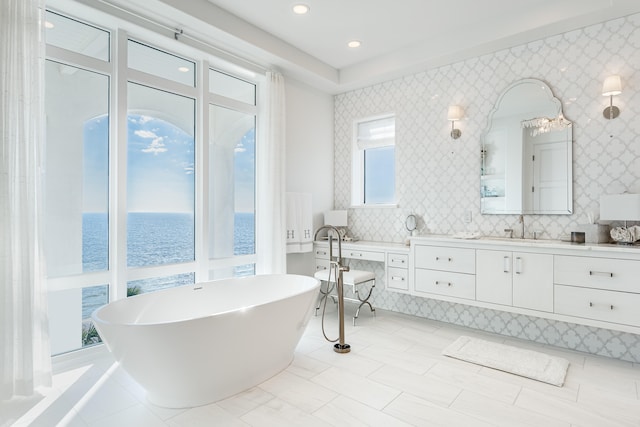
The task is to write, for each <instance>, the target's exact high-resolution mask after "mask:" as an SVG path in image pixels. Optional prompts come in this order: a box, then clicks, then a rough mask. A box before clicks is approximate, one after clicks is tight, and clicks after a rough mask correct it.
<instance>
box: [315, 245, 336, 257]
mask: <svg viewBox="0 0 640 427" xmlns="http://www.w3.org/2000/svg"><path fill="white" fill-rule="evenodd" d="M314 252H315V256H316V258H321V259H329V248H328V247H324V248H322V247H316V248H315V249H314ZM333 255H334V256H336V255H338V251H337V250H336V251H335V252H334V254H333Z"/></svg>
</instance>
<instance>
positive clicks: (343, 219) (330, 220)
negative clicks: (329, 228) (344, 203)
mask: <svg viewBox="0 0 640 427" xmlns="http://www.w3.org/2000/svg"><path fill="white" fill-rule="evenodd" d="M324 225H333V226H334V227H346V226H347V225H349V223H348V222H347V211H346V210H344V211H327V212H325V213H324Z"/></svg>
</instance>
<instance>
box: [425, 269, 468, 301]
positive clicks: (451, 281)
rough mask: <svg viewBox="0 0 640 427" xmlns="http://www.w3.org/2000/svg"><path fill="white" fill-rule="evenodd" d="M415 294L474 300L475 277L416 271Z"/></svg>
mask: <svg viewBox="0 0 640 427" xmlns="http://www.w3.org/2000/svg"><path fill="white" fill-rule="evenodd" d="M415 281H416V283H415V290H416V292H417V293H418V294H419V293H422V292H425V293H430V294H437V295H446V296H450V297H457V298H466V299H475V297H476V276H475V275H473V274H463V273H451V272H448V271H438V270H425V269H422V268H417V269H416V275H415Z"/></svg>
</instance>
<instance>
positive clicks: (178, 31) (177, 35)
mask: <svg viewBox="0 0 640 427" xmlns="http://www.w3.org/2000/svg"><path fill="white" fill-rule="evenodd" d="M95 1H97V2H99V3H102V4H104V5H105V6H107V7H110V8H112V9H116V10H119V11H121V12H123V13H125V14H127V15H129V16H132V17H135V18H137V19H141V20H143V21H146V22H148V23H150V24H152V25H154V26H156V27H159V28H162V29H164V30H167V31H170V32H172V33H173V38H174V39H176V40H178V41H182V40H181V38H186V39H188V40H191V41H193V42H195V43H198V44H199V45H202V46H205V47H207V48H208V49H211V50H213V51H214V52H215V53H217V54H222V55H224V56H227V57H229V58H232V59H234V60H236V61H240V62H242V63H244V64H248V65H250V66H251V67H252V68H254V69H257V70H259V71H262V72H267V71H272V70H271V69H269V68H266V67H265V66H263V65H260V64H258V63H256V62H253V61H251V60H248V59H246V58H243V57H240V56H238V55H235V54H233V53H231V52H228V51H226V50H224V49H221V48H219V47H217V46H214V45H212V44H211V43H208V42H205V41H203V40H201V39H199V38H197V37H194V36H192V35H189V34H187V33H185V32H184V29H182V28H176V27H174V26H171V25H167V24H164V23H162V22H158V21H156V20H154V19H152V18H149V17H148V16H145V15H141V14H139V13H136V12H134V11H132V10H129V9H126V8H124V7H122V6H119V5H117V4H114V3H111V2H110V1H108V0H95ZM182 42H183V43H184V41H182ZM186 44H187V45H191V44H190V43H186ZM191 46H193V45H191ZM193 47H197V46H193ZM234 65H241V64H234Z"/></svg>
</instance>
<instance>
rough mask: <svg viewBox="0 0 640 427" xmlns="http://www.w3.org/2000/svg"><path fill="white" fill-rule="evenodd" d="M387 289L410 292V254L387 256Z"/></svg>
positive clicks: (390, 254)
mask: <svg viewBox="0 0 640 427" xmlns="http://www.w3.org/2000/svg"><path fill="white" fill-rule="evenodd" d="M387 289H391V290H395V291H399V292H409V254H406V253H403V254H399V253H395V252H389V253H388V254H387Z"/></svg>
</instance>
